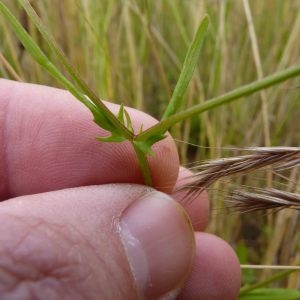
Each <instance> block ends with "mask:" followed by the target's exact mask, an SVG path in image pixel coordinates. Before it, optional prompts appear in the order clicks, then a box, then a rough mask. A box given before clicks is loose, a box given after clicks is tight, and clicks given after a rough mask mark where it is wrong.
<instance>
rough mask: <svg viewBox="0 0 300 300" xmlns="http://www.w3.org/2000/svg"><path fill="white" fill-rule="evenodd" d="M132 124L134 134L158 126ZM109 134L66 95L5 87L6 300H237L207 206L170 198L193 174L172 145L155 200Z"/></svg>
mask: <svg viewBox="0 0 300 300" xmlns="http://www.w3.org/2000/svg"><path fill="white" fill-rule="evenodd" d="M106 104H107V106H108V107H109V109H111V110H112V111H113V112H117V111H118V106H117V105H115V104H110V103H106ZM128 112H129V114H130V116H131V118H132V121H133V125H134V128H135V129H136V130H138V129H139V128H140V125H141V124H143V128H147V127H149V126H151V125H153V124H155V122H157V121H156V120H154V119H153V118H152V117H150V116H148V115H146V114H145V113H142V112H140V111H137V110H134V109H129V108H128ZM103 134H106V133H105V131H103V130H102V129H100V128H99V127H97V126H96V125H95V124H94V123H93V122H92V118H91V114H90V112H89V111H88V110H87V109H86V108H85V107H84V106H83V105H82V104H80V103H79V102H77V101H76V100H74V98H73V97H72V96H71V95H70V94H69V93H68V92H66V91H63V90H59V89H54V88H49V87H44V86H39V85H32V84H24V83H17V82H13V81H8V80H3V79H2V80H0V140H1V141H2V142H1V147H0V198H1V200H2V202H1V203H0V222H1V226H0V237H1V238H0V254H1V255H0V295H1V297H0V298H1V299H108V300H110V299H144V298H143V297H145V298H146V299H158V298H159V297H161V296H163V295H165V294H168V295H169V298H168V299H184V300H189V299H200V300H201V299H206V300H207V299H210V300H214V299H223V300H233V299H236V298H237V294H238V290H239V286H240V269H239V263H238V260H237V258H236V256H235V254H234V252H233V250H232V249H231V247H230V246H229V245H228V244H227V243H226V242H224V241H222V240H221V239H219V238H218V237H216V236H214V235H211V234H207V233H203V232H202V231H203V230H204V229H205V226H206V224H207V221H208V212H209V204H208V198H207V195H206V194H205V193H202V194H201V195H198V196H197V197H195V198H194V199H193V201H186V200H185V198H184V193H180V194H179V193H177V194H174V193H173V192H172V191H173V190H174V187H175V186H178V185H180V184H181V182H182V178H183V177H184V176H186V175H187V174H188V173H189V171H188V170H186V169H183V168H180V166H179V159H178V154H177V150H176V146H175V144H174V142H173V140H172V138H171V137H170V136H168V138H166V139H164V140H163V141H160V142H159V143H157V144H155V145H154V147H153V149H154V151H155V155H154V156H153V157H151V158H150V159H149V164H150V168H151V173H152V178H153V189H151V188H149V187H146V186H144V185H143V177H142V174H141V172H140V168H139V165H138V162H137V160H136V157H135V153H134V152H133V150H132V147H131V145H130V144H129V143H128V142H123V143H100V142H99V141H97V140H96V139H95V137H97V136H103ZM158 191H160V192H158ZM174 199H175V200H174ZM178 203H180V204H178ZM171 295H173V296H171ZM165 299H167V298H165Z"/></svg>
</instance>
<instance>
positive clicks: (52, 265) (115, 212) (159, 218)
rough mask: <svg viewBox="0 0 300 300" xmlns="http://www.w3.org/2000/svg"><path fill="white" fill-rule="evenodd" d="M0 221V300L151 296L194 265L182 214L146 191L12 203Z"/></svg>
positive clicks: (113, 188)
mask: <svg viewBox="0 0 300 300" xmlns="http://www.w3.org/2000/svg"><path fill="white" fill-rule="evenodd" d="M0 222H1V226H0V235H1V240H0V254H1V255H0V266H1V272H0V294H1V296H2V297H4V298H5V299H27V297H28V298H39V299H41V298H42V299H99V298H101V299H120V300H122V299H126V300H127V299H138V298H139V297H138V296H140V297H141V298H143V297H146V298H147V299H157V298H158V297H159V296H161V295H164V294H166V293H169V292H171V293H174V291H176V290H177V289H178V288H179V287H181V286H182V285H183V282H184V280H185V279H186V277H187V275H188V272H189V270H190V267H191V263H192V260H193V253H194V235H193V232H192V228H191V227H190V225H189V223H188V222H187V218H186V216H185V213H184V212H183V210H182V209H180V207H179V205H177V204H176V203H175V201H173V200H172V199H171V198H170V197H169V196H167V195H165V194H162V193H159V192H155V191H154V190H152V189H150V188H147V187H144V186H138V185H129V184H115V185H102V186H94V187H85V188H74V189H67V190H61V191H56V192H49V193H44V194H37V195H30V196H23V197H19V198H15V199H11V200H8V201H4V202H2V203H1V204H0ZM174 249H176V251H174Z"/></svg>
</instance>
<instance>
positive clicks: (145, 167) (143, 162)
mask: <svg viewBox="0 0 300 300" xmlns="http://www.w3.org/2000/svg"><path fill="white" fill-rule="evenodd" d="M132 146H133V148H134V151H135V153H136V156H137V159H138V161H139V165H140V168H141V171H142V173H143V177H144V183H145V185H148V186H152V177H151V171H150V167H149V163H148V159H147V155H146V154H145V153H144V152H142V151H141V150H140V149H139V148H138V147H137V146H136V145H135V144H134V141H133V142H132Z"/></svg>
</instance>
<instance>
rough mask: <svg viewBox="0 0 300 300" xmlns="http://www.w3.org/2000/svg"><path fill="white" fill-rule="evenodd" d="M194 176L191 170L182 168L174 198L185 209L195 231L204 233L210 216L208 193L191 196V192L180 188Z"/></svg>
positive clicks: (173, 194)
mask: <svg viewBox="0 0 300 300" xmlns="http://www.w3.org/2000/svg"><path fill="white" fill-rule="evenodd" d="M192 174H193V173H192V172H191V171H190V170H188V169H186V168H183V167H180V170H179V175H178V179H177V182H176V185H175V187H174V190H175V192H173V193H172V197H173V198H174V199H176V200H177V201H178V202H179V203H180V204H181V205H182V206H183V207H184V208H185V210H186V212H187V213H188V215H189V218H190V219H191V222H192V224H193V227H194V230H196V231H203V230H204V229H205V227H206V225H207V223H208V216H209V202H208V195H207V192H206V191H203V192H201V193H193V194H190V190H180V187H182V186H183V185H184V184H186V183H187V182H188V181H189V180H190V176H191V175H192ZM176 190H179V191H176Z"/></svg>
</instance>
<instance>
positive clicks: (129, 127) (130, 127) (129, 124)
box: [124, 109, 134, 132]
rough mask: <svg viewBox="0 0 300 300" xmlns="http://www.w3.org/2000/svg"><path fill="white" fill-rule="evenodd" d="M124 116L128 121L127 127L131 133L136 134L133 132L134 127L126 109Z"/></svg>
mask: <svg viewBox="0 0 300 300" xmlns="http://www.w3.org/2000/svg"><path fill="white" fill-rule="evenodd" d="M124 115H125V119H126V127H127V128H128V129H129V130H130V131H131V132H134V130H133V126H132V122H131V118H130V115H129V113H128V112H127V110H126V109H124Z"/></svg>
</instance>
